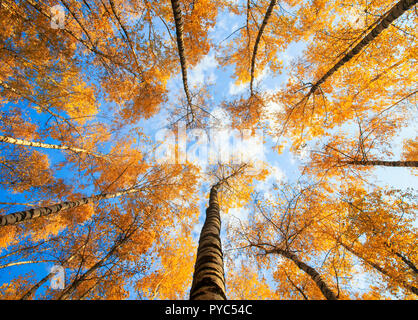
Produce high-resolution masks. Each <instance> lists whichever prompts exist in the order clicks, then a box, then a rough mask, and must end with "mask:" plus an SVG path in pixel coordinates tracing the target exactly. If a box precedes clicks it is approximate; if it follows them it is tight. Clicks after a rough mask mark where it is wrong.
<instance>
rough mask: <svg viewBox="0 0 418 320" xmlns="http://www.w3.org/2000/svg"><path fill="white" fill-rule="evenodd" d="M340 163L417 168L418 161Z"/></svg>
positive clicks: (355, 161)
mask: <svg viewBox="0 0 418 320" xmlns="http://www.w3.org/2000/svg"><path fill="white" fill-rule="evenodd" d="M342 163H345V164H351V165H358V166H385V167H412V168H416V167H418V161H383V160H364V161H363V160H353V161H343V162H342Z"/></svg>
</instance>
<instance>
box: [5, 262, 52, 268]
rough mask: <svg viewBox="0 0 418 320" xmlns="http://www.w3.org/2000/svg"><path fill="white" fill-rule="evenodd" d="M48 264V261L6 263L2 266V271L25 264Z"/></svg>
mask: <svg viewBox="0 0 418 320" xmlns="http://www.w3.org/2000/svg"><path fill="white" fill-rule="evenodd" d="M44 262H47V261H46V260H40V261H38V260H27V261H18V262H10V263H6V264H4V265H2V266H0V269H4V268H8V267H13V266H20V265H23V264H31V263H44Z"/></svg>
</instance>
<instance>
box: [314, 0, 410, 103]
mask: <svg viewBox="0 0 418 320" xmlns="http://www.w3.org/2000/svg"><path fill="white" fill-rule="evenodd" d="M416 3H417V0H401V1H399V2H398V3H397V4H396V5H394V6H393V7H392V9H390V10H389V11H388V12H387V13H386V14H385V15H384V18H383V19H382V20H381V21H380V22H379V23H378V24H377V25H376V27H374V28H373V30H372V31H370V32H369V33H368V34H367V35H366V36H365V37H364V38H363V39H362V40H361V41H360V42H359V43H358V44H357V45H356V46H355V47H354V48H353V49H351V50H350V51H349V52H347V53H346V54H345V55H344V57H342V58H341V60H339V61H338V62H337V63H336V64H335V65H334V66H333V67H332V68H331V69H329V70H328V72H327V73H325V74H324V75H323V76H322V77H321V78H320V79H319V80H318V81H317V82H316V83H315V84H314V85H313V86H312V87H311V90H310V92H309V95H310V94H313V93H314V92H315V91H316V90H317V89H318V87H319V86H320V85H321V84H322V83H324V82H325V81H326V80H327V79H328V78H329V77H330V76H331V75H333V74H334V73H335V72H336V71H337V70H338V69H340V68H341V67H342V66H343V65H344V64H345V63H347V62H348V61H350V60H351V59H352V58H353V57H354V56H356V55H357V54H358V53H359V52H360V51H361V50H362V49H363V48H365V47H366V46H367V45H368V44H369V43H370V42H372V41H373V40H374V39H376V38H377V37H378V36H379V34H380V33H382V31H383V30H385V29H386V28H387V27H389V26H390V24H391V23H392V22H393V21H395V20H396V19H397V18H399V17H400V16H401V15H402V14H404V13H405V12H406V11H407V10H408V9H410V8H412V7H413V6H414V5H415V4H416Z"/></svg>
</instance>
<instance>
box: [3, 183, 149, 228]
mask: <svg viewBox="0 0 418 320" xmlns="http://www.w3.org/2000/svg"><path fill="white" fill-rule="evenodd" d="M141 190H142V189H136V188H131V189H127V190H124V191H119V192H114V193H102V194H98V195H94V196H91V197H87V198H81V199H79V200H74V201H64V202H61V203H58V204H54V205H50V206H46V207H39V208H33V209H29V210H24V211H19V212H14V213H10V214H6V215H3V216H0V227H2V226H6V225H12V224H17V223H19V222H22V221H25V220H31V219H34V218H37V217H41V216H48V215H50V214H54V213H58V212H60V211H63V210H66V209H71V208H77V207H80V206H82V205H85V204H88V203H93V202H96V201H99V200H102V199H110V198H117V197H119V196H122V195H126V194H130V193H136V192H139V191H141Z"/></svg>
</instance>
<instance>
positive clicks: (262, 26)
mask: <svg viewBox="0 0 418 320" xmlns="http://www.w3.org/2000/svg"><path fill="white" fill-rule="evenodd" d="M276 3H277V0H271V1H270V4H269V6H268V8H267V11H266V14H265V16H264V19H263V22H262V23H261V26H260V29H259V30H258V34H257V38H256V39H255V44H254V50H253V55H252V57H251V81H250V92H251V96H252V95H253V83H254V70H255V59H256V56H257V50H258V46H259V44H260V40H261V36H262V35H263V31H264V28H265V27H266V25H267V22H268V20H269V19H270V16H271V13H272V12H273V9H274V6H275V5H276ZM248 7H249V4H248V5H247V11H249V8H248ZM247 21H248V19H247ZM247 23H248V22H247Z"/></svg>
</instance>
